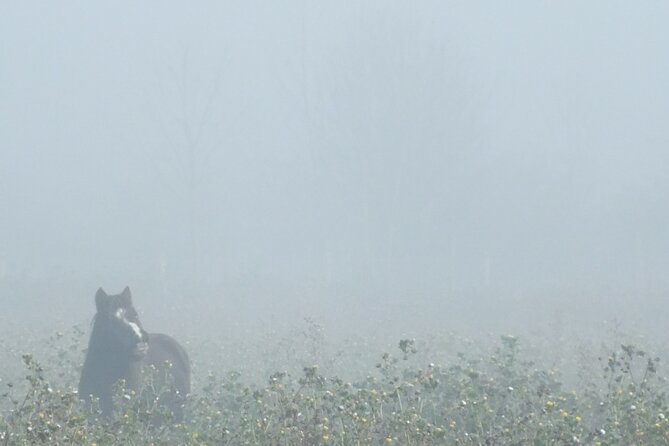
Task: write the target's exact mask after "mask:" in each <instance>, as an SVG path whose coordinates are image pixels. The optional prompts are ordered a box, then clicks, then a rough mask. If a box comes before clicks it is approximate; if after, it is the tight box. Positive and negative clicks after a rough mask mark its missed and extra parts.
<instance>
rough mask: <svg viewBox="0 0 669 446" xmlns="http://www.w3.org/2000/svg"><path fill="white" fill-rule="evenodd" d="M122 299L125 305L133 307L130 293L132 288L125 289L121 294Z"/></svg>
mask: <svg viewBox="0 0 669 446" xmlns="http://www.w3.org/2000/svg"><path fill="white" fill-rule="evenodd" d="M121 299H122V300H123V303H125V304H126V305H128V306H130V305H132V294H131V293H130V287H125V289H124V290H123V292H122V293H121Z"/></svg>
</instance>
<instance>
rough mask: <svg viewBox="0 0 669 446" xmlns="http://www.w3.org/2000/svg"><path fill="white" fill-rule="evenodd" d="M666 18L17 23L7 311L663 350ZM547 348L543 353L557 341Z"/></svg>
mask: <svg viewBox="0 0 669 446" xmlns="http://www.w3.org/2000/svg"><path fill="white" fill-rule="evenodd" d="M667 17H669V4H667V3H663V2H643V3H638V2H634V3H633V2H610V1H592V2H536V1H522V2H521V1H519V2H513V3H501V2H447V1H423V2H413V3H406V2H398V1H366V2H358V1H344V2H308V1H304V0H301V1H282V2H253V1H244V2H213V1H212V2H198V3H197V4H189V5H188V6H186V5H183V4H180V3H178V2H161V3H160V4H157V3H147V4H137V3H136V2H114V3H113V4H91V3H89V2H67V3H62V2H58V3H57V4H56V3H52V4H50V3H41V4H39V5H38V4H37V3H31V2H21V3H14V4H9V3H3V5H2V6H0V63H1V66H0V210H1V217H0V301H1V302H2V303H3V307H4V312H5V313H6V314H5V316H8V317H10V318H12V319H14V320H16V321H19V320H29V321H33V322H35V323H39V324H41V325H40V326H41V327H49V326H52V325H58V324H62V325H65V326H69V325H72V324H74V323H81V322H82V321H86V322H87V321H89V320H90V317H91V316H92V315H93V313H94V304H93V296H94V294H95V291H96V290H97V288H98V287H100V286H103V287H105V289H106V290H107V292H109V293H118V292H120V291H121V290H122V289H123V287H124V286H125V285H130V287H131V288H132V290H133V294H134V299H135V305H136V306H137V307H138V309H139V310H140V313H141V315H142V321H143V322H144V325H145V326H146V327H147V328H149V329H154V330H155V329H160V330H162V331H168V330H169V331H171V332H176V333H177V334H178V333H191V334H192V332H194V331H199V332H204V333H212V334H216V335H218V334H225V333H228V334H229V333H241V332H243V331H245V330H248V331H253V330H255V329H257V328H259V327H262V328H263V329H267V328H271V327H281V326H288V327H290V326H291V325H293V324H296V323H299V322H300V321H301V320H302V319H303V318H305V317H309V318H314V320H316V321H318V323H319V324H322V325H323V326H324V327H325V328H326V329H327V330H328V331H329V332H330V333H340V334H342V335H346V334H348V333H352V332H355V333H361V332H362V333H365V332H368V333H378V332H380V331H386V332H388V333H391V334H392V336H395V337H398V336H400V334H403V333H409V334H411V333H420V332H421V331H423V332H424V331H431V330H436V329H440V330H451V329H454V330H467V331H471V332H476V331H485V332H489V331H490V332H495V331H501V332H506V331H511V332H523V331H532V330H542V329H544V328H546V327H549V328H548V329H549V330H550V329H555V327H590V326H600V325H602V324H607V323H611V321H612V320H617V321H619V322H617V323H622V324H623V325H624V326H625V327H627V328H628V329H630V330H640V331H644V330H645V331H648V332H649V333H652V332H656V333H657V330H660V329H662V328H664V318H663V315H664V314H666V311H667V310H668V309H669V308H668V306H669V303H667V300H666V295H667V291H669V279H668V277H669V275H668V274H667V273H669V232H668V231H667V227H668V223H669V207H668V205H667V204H668V201H667V199H668V198H669V197H668V195H669V176H668V173H667V172H668V167H669V151H668V150H667V149H668V148H669V147H668V142H669V126H667V123H666V120H667V116H669V82H668V81H667V79H669V58H667V54H669V31H668V30H667V27H666V19H667ZM551 327H552V328H551Z"/></svg>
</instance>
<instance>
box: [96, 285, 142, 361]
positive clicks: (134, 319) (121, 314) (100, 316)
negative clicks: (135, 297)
mask: <svg viewBox="0 0 669 446" xmlns="http://www.w3.org/2000/svg"><path fill="white" fill-rule="evenodd" d="M95 306H96V307H97V314H96V315H95V330H96V331H98V334H99V335H101V336H104V337H105V338H106V339H107V340H108V341H109V342H112V343H113V344H114V345H116V346H118V348H120V349H121V350H123V351H126V352H128V353H130V354H131V355H132V356H134V357H136V358H141V357H142V356H144V355H146V352H147V351H148V347H149V344H148V341H149V335H148V333H147V332H146V331H145V330H144V329H143V328H142V324H141V322H139V317H138V316H137V310H135V307H133V306H132V296H131V295H130V288H128V287H125V289H124V290H123V292H122V293H121V294H115V295H108V294H107V293H105V291H104V290H103V289H102V288H100V289H99V290H98V292H97V293H96V294H95Z"/></svg>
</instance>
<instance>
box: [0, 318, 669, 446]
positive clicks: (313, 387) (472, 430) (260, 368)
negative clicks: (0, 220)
mask: <svg viewBox="0 0 669 446" xmlns="http://www.w3.org/2000/svg"><path fill="white" fill-rule="evenodd" d="M87 335H88V333H87V329H86V328H82V327H74V328H72V329H70V330H67V331H64V332H57V333H54V334H53V335H51V336H49V337H48V338H45V339H39V338H35V339H30V338H29V337H20V338H18V339H14V340H13V341H12V342H9V341H8V340H7V339H6V338H5V340H3V341H2V345H0V348H1V349H2V354H3V355H4V358H5V360H4V362H3V367H2V370H1V373H2V375H0V379H1V381H0V386H1V388H2V393H1V394H0V395H1V397H2V403H1V404H2V406H1V407H2V411H3V417H2V419H1V420H0V444H6V445H14V444H19V445H20V444H49V445H53V444H81V445H111V444H130V445H150V444H154V445H160V444H184V445H221V444H230V445H286V446H289V445H376V444H398V445H433V444H444V445H450V444H461V445H545V444H559V445H576V444H588V445H632V444H634V445H643V444H646V445H661V444H669V419H667V416H669V412H668V410H667V395H666V390H667V383H666V378H665V376H666V373H665V369H664V368H663V367H662V362H661V359H660V358H658V357H657V356H656V355H655V354H651V353H649V352H648V351H646V350H644V348H643V347H638V346H635V345H631V344H625V343H623V344H620V343H618V344H616V345H613V346H611V347H606V345H604V344H603V343H600V344H599V345H597V346H596V347H593V345H595V344H590V346H584V345H582V346H580V347H578V348H567V347H564V348H562V349H561V348H560V342H559V341H558V342H555V343H552V344H549V343H545V344H541V343H539V344H538V343H537V342H536V340H531V339H523V338H517V337H514V336H509V335H505V336H497V337H494V338H492V337H491V338H490V339H488V340H487V341H484V340H482V341H474V340H470V339H466V338H460V337H457V336H456V335H453V334H444V335H443V336H437V335H435V336H432V337H431V339H428V340H414V339H400V340H398V341H397V342H394V343H393V344H392V345H393V347H392V348H389V349H387V351H383V350H380V351H372V350H373V349H374V348H375V346H376V345H378V344H373V343H371V342H370V343H367V342H366V340H365V339H364V338H361V339H356V340H351V339H349V340H347V341H342V342H338V343H333V342H329V341H328V340H327V338H326V336H325V335H324V334H323V330H322V329H321V327H320V326H319V325H318V324H317V323H315V322H313V321H311V320H307V321H306V323H305V324H304V326H303V327H300V328H299V329H296V330H295V331H294V332H289V333H285V334H283V335H277V334H274V335H271V336H270V335H268V336H266V337H260V338H258V339H257V340H256V341H255V342H250V341H249V343H248V344H246V345H245V344H244V342H243V341H236V342H230V341H228V342H216V341H215V340H212V339H202V340H197V341H196V340H188V341H187V345H188V348H189V350H190V353H191V359H192V362H193V394H192V396H191V398H190V400H189V402H188V407H187V413H188V416H187V420H186V421H185V422H183V423H181V424H171V425H168V426H154V425H152V424H151V423H149V422H148V420H149V419H150V418H151V417H152V416H153V415H154V414H155V412H159V411H161V407H160V404H159V401H152V402H149V404H147V403H146V401H145V398H142V395H143V392H139V394H135V393H134V392H129V391H125V390H124V389H123V388H121V387H120V386H119V389H118V394H117V414H116V416H115V417H114V419H113V420H111V421H107V422H102V421H101V420H99V417H98V414H97V412H96V410H95V408H94V407H88V406H85V405H83V404H82V403H81V402H80V400H79V396H78V395H77V393H76V391H75V389H76V387H77V381H78V376H79V371H80V368H81V364H82V361H83V352H84V350H85V348H86V342H87ZM388 345H391V344H388ZM567 354H568V355H572V357H570V358H565V357H560V356H564V355H567ZM551 364H553V365H551ZM555 364H563V365H564V364H572V365H571V366H570V370H566V371H565V370H561V369H560V368H559V366H556V365H555ZM155 373H160V371H156V372H155ZM151 383H152V381H151V380H147V385H151ZM153 390H154V391H155V390H156V389H153ZM157 394H160V390H159V389H158V390H157Z"/></svg>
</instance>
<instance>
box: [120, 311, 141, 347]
mask: <svg viewBox="0 0 669 446" xmlns="http://www.w3.org/2000/svg"><path fill="white" fill-rule="evenodd" d="M114 316H115V317H116V319H118V320H120V321H121V322H122V323H124V324H125V325H127V326H128V327H130V329H131V330H132V332H133V333H134V334H135V336H137V340H138V341H142V340H143V337H142V330H141V329H140V328H139V325H137V324H136V323H134V322H130V321H129V320H128V319H127V318H126V317H125V308H119V309H118V310H116V313H114Z"/></svg>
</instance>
